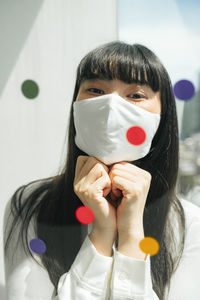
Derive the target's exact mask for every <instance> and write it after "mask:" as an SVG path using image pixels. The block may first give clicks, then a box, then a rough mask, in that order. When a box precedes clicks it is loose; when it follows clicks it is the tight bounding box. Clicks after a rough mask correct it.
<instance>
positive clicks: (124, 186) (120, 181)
mask: <svg viewBox="0 0 200 300" xmlns="http://www.w3.org/2000/svg"><path fill="white" fill-rule="evenodd" d="M132 185H133V184H132V183H131V182H130V181H128V180H126V179H124V178H122V177H119V176H115V177H114V178H113V181H112V191H113V193H116V190H117V189H119V190H121V191H122V193H123V195H124V196H125V195H126V194H127V193H130V190H131V189H133V186H132Z"/></svg>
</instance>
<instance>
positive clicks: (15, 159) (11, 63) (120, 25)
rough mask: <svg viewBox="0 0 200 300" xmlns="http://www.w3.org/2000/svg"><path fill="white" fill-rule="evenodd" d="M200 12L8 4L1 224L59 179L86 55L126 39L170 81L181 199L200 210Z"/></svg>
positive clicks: (90, 1) (116, 3) (133, 4)
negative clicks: (150, 55) (40, 184)
mask: <svg viewBox="0 0 200 300" xmlns="http://www.w3.org/2000/svg"><path fill="white" fill-rule="evenodd" d="M199 15H200V4H199V3H198V0H190V1H189V0H188V1H187V0H176V1H173V0H168V1H164V0H152V1H147V0H140V1H136V0H101V1H99V0H81V1H79V0H56V1H55V0H34V1H31V0H18V1H12V0H1V1H0V36H1V46H0V145H1V147H0V158H1V168H0V186H1V189H0V196H1V197H0V227H1V228H3V213H4V209H5V205H6V203H7V201H8V200H9V198H10V197H11V196H12V194H13V193H14V191H15V190H16V189H17V188H18V187H19V186H21V185H22V184H26V183H28V182H30V181H32V180H36V179H38V178H44V177H49V176H53V175H55V174H56V173H57V171H58V169H59V167H60V166H61V165H62V162H63V161H64V158H65V157H66V144H65V142H66V140H65V138H66V136H67V125H68V113H69V107H70V103H71V100H72V95H73V89H74V83H75V72H76V67H77V65H78V63H79V61H80V59H81V58H82V57H83V56H84V55H85V54H86V53H87V52H88V51H89V50H91V49H93V48H94V47H96V46H98V45H100V44H102V43H106V42H109V41H113V40H118V39H119V40H122V41H125V42H128V43H140V44H144V45H145V46H147V47H149V48H150V49H152V50H153V51H154V52H155V53H156V54H157V55H158V57H159V58H160V59H161V61H162V62H163V64H164V66H165V67H166V69H167V71H168V73H169V75H170V77H171V80H172V84H173V91H174V95H175V99H176V106H177V114H178V124H179V138H180V153H179V158H180V161H179V165H180V167H179V176H178V182H177V194H178V195H179V196H180V197H183V198H185V199H187V200H188V201H191V202H193V203H195V204H196V205H198V206H200V60H199V53H200V39H199V34H200V21H199ZM0 238H1V240H0V265H1V268H0V299H4V270H3V247H2V246H3V241H2V234H1V235H0Z"/></svg>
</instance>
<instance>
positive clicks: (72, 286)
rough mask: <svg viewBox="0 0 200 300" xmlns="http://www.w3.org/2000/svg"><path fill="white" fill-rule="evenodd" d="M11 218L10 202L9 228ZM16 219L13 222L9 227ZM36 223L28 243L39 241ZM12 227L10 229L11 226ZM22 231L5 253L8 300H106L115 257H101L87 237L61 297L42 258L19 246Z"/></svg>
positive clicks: (62, 280) (63, 282)
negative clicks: (29, 253)
mask: <svg viewBox="0 0 200 300" xmlns="http://www.w3.org/2000/svg"><path fill="white" fill-rule="evenodd" d="M9 214H10V202H9V203H8V204H7V206H6V211H5V213H4V241H5V235H6V234H5V231H6V230H5V225H6V223H7V220H8V217H9ZM11 221H12V218H11V219H10V218H9V225H10V224H11ZM33 225H34V223H33V222H32V221H31V223H30V226H29V229H28V241H30V240H31V239H33V238H35V234H34V226H33ZM8 227H9V226H8ZM18 236H19V232H18V227H17V228H16V231H15V232H14V234H13V236H12V240H11V242H10V244H9V249H8V253H7V255H6V256H5V253H4V265H5V278H6V293H7V300H30V299H31V300H66V299H67V300H83V299H87V300H105V299H109V298H108V293H109V283H108V282H109V278H110V276H111V272H112V263H113V257H107V256H103V255H101V254H99V253H98V252H97V250H96V248H95V247H94V245H93V244H92V242H91V241H90V238H89V236H88V235H87V236H86V238H85V240H84V241H83V243H82V246H81V248H80V250H79V252H78V254H77V256H76V258H75V260H74V262H73V264H72V266H71V268H70V270H69V272H66V273H65V274H63V275H62V276H61V277H60V280H59V283H58V291H57V294H56V292H55V288H54V286H53V284H52V282H51V280H50V278H49V274H48V272H47V270H46V268H45V267H44V266H43V265H42V262H41V260H40V255H37V254H35V253H32V254H33V256H34V258H35V259H36V261H35V260H34V259H33V258H32V257H31V256H30V255H29V256H28V255H27V254H26V253H25V251H24V249H23V247H22V245H21V243H20V242H19V243H17V240H18Z"/></svg>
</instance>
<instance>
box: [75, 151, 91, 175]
mask: <svg viewBox="0 0 200 300" xmlns="http://www.w3.org/2000/svg"><path fill="white" fill-rule="evenodd" d="M88 158H89V156H83V155H80V156H78V158H77V161H76V168H75V178H77V177H78V175H79V174H80V171H81V169H82V168H83V166H84V164H85V163H86V161H87V160H88Z"/></svg>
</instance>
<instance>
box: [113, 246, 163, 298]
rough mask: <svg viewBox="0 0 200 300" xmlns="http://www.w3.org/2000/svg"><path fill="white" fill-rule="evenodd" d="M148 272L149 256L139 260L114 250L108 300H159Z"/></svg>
mask: <svg viewBox="0 0 200 300" xmlns="http://www.w3.org/2000/svg"><path fill="white" fill-rule="evenodd" d="M150 270H151V268H150V255H148V256H147V259H146V260H140V259H135V258H132V257H128V256H126V255H124V254H122V253H120V252H118V251H117V250H116V249H115V251H114V265H113V273H112V279H111V289H110V290H111V296H110V300H122V299H123V300H133V299H134V300H159V299H158V296H157V295H156V293H155V292H154V291H153V289H152V282H151V271H150Z"/></svg>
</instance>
